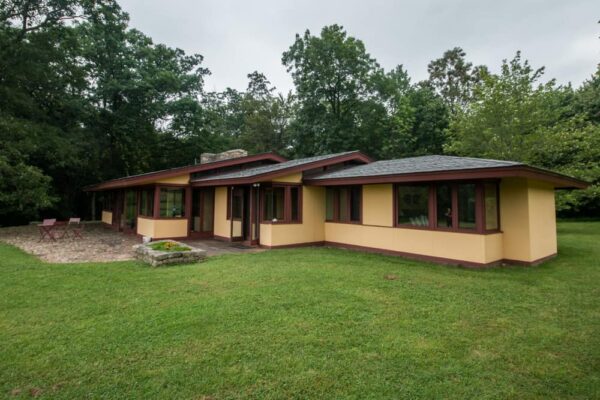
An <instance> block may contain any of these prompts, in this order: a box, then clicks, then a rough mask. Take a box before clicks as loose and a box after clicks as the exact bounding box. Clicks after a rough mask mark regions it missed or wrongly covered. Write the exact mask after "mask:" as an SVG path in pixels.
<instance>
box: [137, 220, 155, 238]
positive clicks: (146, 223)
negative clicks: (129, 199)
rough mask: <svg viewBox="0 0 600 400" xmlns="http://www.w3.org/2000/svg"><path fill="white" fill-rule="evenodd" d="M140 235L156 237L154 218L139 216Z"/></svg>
mask: <svg viewBox="0 0 600 400" xmlns="http://www.w3.org/2000/svg"><path fill="white" fill-rule="evenodd" d="M137 233H138V235H142V236H148V237H151V238H153V237H154V220H153V219H152V218H143V217H138V219H137Z"/></svg>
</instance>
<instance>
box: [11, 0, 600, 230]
mask: <svg viewBox="0 0 600 400" xmlns="http://www.w3.org/2000/svg"><path fill="white" fill-rule="evenodd" d="M128 25H129V18H128V15H127V14H126V13H125V12H124V11H123V10H122V9H121V8H120V7H119V5H118V4H117V3H116V2H114V1H110V0H96V1H92V0H89V1H88V0H78V1H76V0H19V1H16V0H8V1H4V2H2V3H0V141H1V147H0V225H6V224H13V223H22V222H26V221H28V220H31V219H35V218H38V217H40V215H53V216H59V217H65V216H67V215H70V214H78V215H85V214H86V213H87V212H89V210H88V207H89V203H88V202H87V201H86V199H85V194H84V193H83V192H82V188H83V187H84V186H86V185H88V184H92V183H96V182H99V181H102V180H106V179H110V178H115V177H120V176H124V175H131V174H137V173H142V172H147V171H152V170H157V169H164V168H171V167H175V166H180V165H185V164H191V163H194V162H195V160H197V159H198V158H199V155H200V153H202V152H218V151H222V150H226V149H229V148H235V147H240V148H244V149H246V150H248V151H250V152H252V153H255V152H264V151H275V152H278V153H280V154H282V155H285V156H288V157H301V156H309V155H315V154H325V153H332V152H340V151H344V150H354V149H359V150H362V151H364V152H365V153H367V154H369V155H370V156H372V157H374V158H395V157H405V156H414V155H423V154H456V155H464V156H474V157H488V158H497V159H510V160H519V161H524V162H527V163H530V164H533V165H536V166H539V167H544V168H548V169H552V170H555V171H559V172H563V173H567V174H570V175H573V176H576V177H579V178H582V179H586V180H588V181H591V182H593V183H594V185H593V186H592V187H591V188H590V189H588V190H585V191H575V192H565V193H560V194H559V196H558V201H557V207H558V210H559V212H560V213H561V214H562V215H586V216H595V215H598V214H599V213H600V188H599V185H598V183H599V181H600V70H598V71H596V72H595V74H593V75H591V76H590V79H589V80H587V81H586V82H584V83H583V84H582V85H581V86H579V87H578V88H573V87H571V86H570V85H569V86H561V85H558V84H556V82H555V81H553V80H550V81H545V82H544V81H542V79H541V78H542V75H543V72H544V70H543V68H539V69H536V68H533V67H531V66H530V65H529V63H528V62H527V61H526V60H524V59H522V58H521V55H520V53H518V52H517V53H516V55H515V56H514V57H513V58H512V59H510V60H507V61H505V62H503V63H502V65H501V67H500V72H498V73H492V72H490V70H489V69H488V68H487V67H485V66H474V65H472V64H471V63H470V62H468V60H467V56H466V54H465V53H464V52H463V51H462V50H461V49H460V48H454V49H451V50H448V51H447V52H445V53H444V54H443V55H442V56H441V57H440V58H438V59H435V60H433V61H431V63H430V64H429V66H428V72H429V78H428V79H427V80H425V81H422V82H413V81H411V79H410V77H409V74H408V72H407V71H406V70H405V69H404V68H403V67H402V65H399V66H397V67H396V68H394V69H392V70H390V71H386V70H384V69H383V68H382V67H381V66H380V65H379V64H378V63H377V61H376V60H375V59H374V58H373V57H372V56H371V55H370V54H369V53H368V52H367V51H366V49H365V46H364V44H363V43H362V42H361V41H360V40H358V39H356V38H354V37H351V36H349V35H348V34H347V33H346V32H345V30H344V29H343V28H342V27H341V26H338V25H332V26H326V27H324V28H323V29H322V31H321V32H320V34H319V35H313V34H312V33H310V32H308V31H307V32H306V33H304V34H303V35H297V36H296V39H295V41H294V42H293V43H292V44H291V46H290V47H289V49H287V50H286V51H285V52H284V53H283V55H282V59H281V61H282V63H283V65H284V66H285V67H286V68H287V70H288V72H289V73H290V74H291V76H292V78H293V82H294V86H295V90H294V91H292V92H290V93H279V92H278V91H277V89H276V88H275V87H273V86H272V85H271V83H270V82H269V80H268V79H267V77H265V76H264V75H263V74H262V73H260V72H257V71H255V72H251V73H249V74H248V86H247V89H246V90H245V91H237V90H234V89H227V90H225V91H223V92H207V91H206V90H204V78H205V77H206V76H207V75H208V74H209V73H210V72H209V71H208V69H206V68H205V67H203V65H202V62H203V58H202V56H201V55H199V54H192V55H188V54H185V52H183V51H182V50H180V49H173V48H170V47H167V46H165V45H162V44H156V43H154V42H153V41H152V39H151V38H149V37H148V36H146V35H144V34H143V33H142V32H139V31H137V30H135V29H131V28H130V27H129V26H128ZM557 57H559V55H557ZM592 72H593V71H590V73H592Z"/></svg>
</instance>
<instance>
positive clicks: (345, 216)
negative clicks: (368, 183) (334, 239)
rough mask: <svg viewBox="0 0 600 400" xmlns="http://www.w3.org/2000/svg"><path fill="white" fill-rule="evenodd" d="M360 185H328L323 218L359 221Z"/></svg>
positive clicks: (360, 204) (337, 220)
mask: <svg viewBox="0 0 600 400" xmlns="http://www.w3.org/2000/svg"><path fill="white" fill-rule="evenodd" d="M361 207H362V189H361V186H347V187H328V188H327V190H326V200H325V208H326V210H325V219H326V220H327V221H331V222H351V223H360V222H361V219H362V218H361V214H362V213H361Z"/></svg>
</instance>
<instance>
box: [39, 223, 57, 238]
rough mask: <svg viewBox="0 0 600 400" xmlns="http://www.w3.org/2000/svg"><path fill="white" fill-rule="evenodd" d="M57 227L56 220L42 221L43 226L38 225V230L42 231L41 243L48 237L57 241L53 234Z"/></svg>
mask: <svg viewBox="0 0 600 400" xmlns="http://www.w3.org/2000/svg"><path fill="white" fill-rule="evenodd" d="M55 225H56V218H48V219H45V220H43V221H42V223H41V224H38V228H39V230H40V241H41V240H44V238H45V237H46V236H48V237H49V238H50V239H52V240H56V238H55V237H54V234H53V233H52V229H53V228H54V226H55Z"/></svg>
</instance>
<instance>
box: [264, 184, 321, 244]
mask: <svg viewBox="0 0 600 400" xmlns="http://www.w3.org/2000/svg"><path fill="white" fill-rule="evenodd" d="M324 221H325V188H323V187H316V186H304V187H303V188H302V223H301V224H261V225H260V243H261V244H262V245H265V246H285V245H289V244H301V243H312V242H322V241H323V240H325V226H324Z"/></svg>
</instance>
